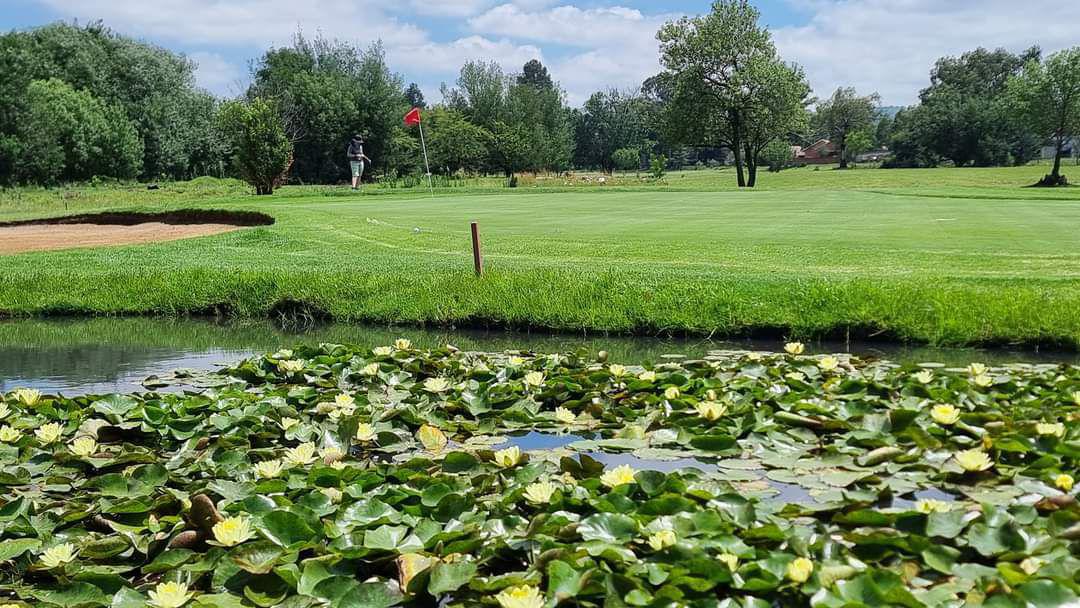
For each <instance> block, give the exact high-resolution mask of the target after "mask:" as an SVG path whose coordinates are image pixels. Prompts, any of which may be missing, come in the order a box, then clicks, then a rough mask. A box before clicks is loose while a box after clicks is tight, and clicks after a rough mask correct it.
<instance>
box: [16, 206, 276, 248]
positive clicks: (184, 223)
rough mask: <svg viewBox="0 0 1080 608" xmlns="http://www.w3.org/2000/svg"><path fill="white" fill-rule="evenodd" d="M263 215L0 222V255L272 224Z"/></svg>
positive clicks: (148, 240) (207, 212) (90, 217)
mask: <svg viewBox="0 0 1080 608" xmlns="http://www.w3.org/2000/svg"><path fill="white" fill-rule="evenodd" d="M273 223H274V219H273V218H272V217H270V216H268V215H264V214H261V213H251V212H229V211H213V210H191V211H170V212H168V213H102V214H92V215H78V216H68V217H59V218H50V219H44V220H28V221H22V222H8V223H0V254H10V253H23V252H27V251H48V250H55V249H71V248H74V247H101V246H109V245H132V244H139V243H160V242H164V241H175V240H177V239H187V238H192V237H197V236H208V235H211V234H221V233H223V232H231V231H233V230H239V229H241V228H243V227H246V226H265V225H269V224H273Z"/></svg>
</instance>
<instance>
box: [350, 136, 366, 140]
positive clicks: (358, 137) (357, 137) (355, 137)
mask: <svg viewBox="0 0 1080 608" xmlns="http://www.w3.org/2000/svg"><path fill="white" fill-rule="evenodd" d="M352 138H353V139H357V140H360V141H364V138H363V136H361V135H353V136H352Z"/></svg>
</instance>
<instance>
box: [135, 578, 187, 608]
mask: <svg viewBox="0 0 1080 608" xmlns="http://www.w3.org/2000/svg"><path fill="white" fill-rule="evenodd" d="M193 595H195V594H194V593H190V592H188V586H187V585H186V584H184V583H176V582H172V581H170V582H168V583H158V586H157V587H154V588H153V589H151V590H150V601H149V602H147V605H149V606H154V608H180V607H181V606H183V605H184V604H186V603H188V601H189V600H190V599H191V597H192V596H193Z"/></svg>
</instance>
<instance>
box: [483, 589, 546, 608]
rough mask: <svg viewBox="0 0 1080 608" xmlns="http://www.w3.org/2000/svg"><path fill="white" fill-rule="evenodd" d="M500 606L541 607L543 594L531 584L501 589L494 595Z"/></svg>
mask: <svg viewBox="0 0 1080 608" xmlns="http://www.w3.org/2000/svg"><path fill="white" fill-rule="evenodd" d="M495 601H497V602H499V606H501V607H502V608H543V606H544V596H543V595H542V594H541V593H540V590H539V589H537V588H536V587H533V586H532V585H520V586H518V587H509V588H507V589H503V590H502V591H500V592H499V594H498V595H496V596H495Z"/></svg>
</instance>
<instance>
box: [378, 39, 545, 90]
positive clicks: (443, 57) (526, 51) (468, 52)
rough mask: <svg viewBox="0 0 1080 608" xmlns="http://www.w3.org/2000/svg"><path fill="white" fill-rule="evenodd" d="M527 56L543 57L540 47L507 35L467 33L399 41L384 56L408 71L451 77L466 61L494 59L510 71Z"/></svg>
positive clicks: (531, 57)
mask: <svg viewBox="0 0 1080 608" xmlns="http://www.w3.org/2000/svg"><path fill="white" fill-rule="evenodd" d="M530 59H540V60H543V53H542V52H541V50H540V48H539V47H537V46H532V45H519V44H515V43H514V42H511V41H510V40H507V39H501V40H491V39H489V38H485V37H483V36H467V37H465V38H459V39H457V40H454V41H452V42H430V41H428V42H425V43H423V44H420V45H400V46H397V47H391V48H390V49H388V50H387V60H388V61H389V63H390V65H391V67H392V68H393V69H394V70H397V71H401V72H404V73H405V74H407V75H411V74H414V73H420V74H431V73H438V74H447V75H449V78H448V80H454V78H455V77H456V76H457V72H458V70H459V69H460V68H461V65H462V64H463V63H465V62H466V61H477V60H479V61H496V62H498V63H499V65H501V66H502V68H503V70H505V71H508V72H513V71H515V70H520V69H521V66H522V65H524V64H525V62H526V61H528V60H530Z"/></svg>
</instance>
